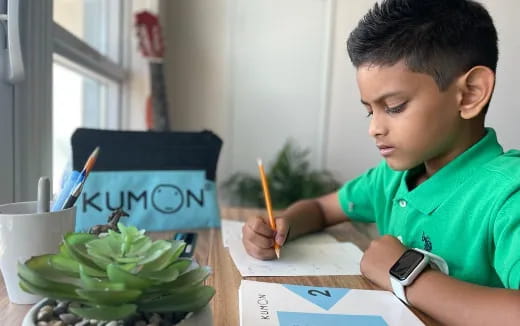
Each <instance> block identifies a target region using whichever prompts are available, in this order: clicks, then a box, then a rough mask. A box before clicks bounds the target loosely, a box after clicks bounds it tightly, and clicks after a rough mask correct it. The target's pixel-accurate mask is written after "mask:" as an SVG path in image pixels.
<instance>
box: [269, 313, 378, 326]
mask: <svg viewBox="0 0 520 326" xmlns="http://www.w3.org/2000/svg"><path fill="white" fill-rule="evenodd" d="M277 315H278V323H279V325H280V326H293V325H305V326H323V325H356V326H387V325H388V324H387V323H386V322H385V320H384V319H383V317H381V316H377V315H338V314H314V313H307V312H292V311H278V312H277Z"/></svg>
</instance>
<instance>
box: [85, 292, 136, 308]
mask: <svg viewBox="0 0 520 326" xmlns="http://www.w3.org/2000/svg"><path fill="white" fill-rule="evenodd" d="M76 293H77V294H78V295H79V296H80V297H82V298H84V299H86V300H88V301H89V302H93V303H95V304H106V305H117V304H123V303H128V302H132V301H134V300H136V299H137V298H138V297H139V296H140V295H141V293H142V292H141V291H139V290H133V289H130V290H107V289H104V290H98V289H92V290H89V289H77V290H76Z"/></svg>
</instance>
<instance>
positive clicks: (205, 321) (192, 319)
mask: <svg viewBox="0 0 520 326" xmlns="http://www.w3.org/2000/svg"><path fill="white" fill-rule="evenodd" d="M47 301H48V299H43V300H41V301H40V302H38V303H36V304H35V305H34V306H32V308H31V309H30V310H29V311H28V312H27V314H26V315H25V317H24V319H23V321H22V326H36V314H37V313H38V310H39V309H40V307H42V306H44V305H45V304H46V303H47ZM177 326H213V316H212V314H211V308H210V307H209V306H206V307H204V308H203V309H202V310H200V311H198V312H196V313H194V314H191V315H190V316H189V317H188V318H186V319H184V320H182V321H181V322H180V323H178V324H177Z"/></svg>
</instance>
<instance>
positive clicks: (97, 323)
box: [89, 319, 101, 325]
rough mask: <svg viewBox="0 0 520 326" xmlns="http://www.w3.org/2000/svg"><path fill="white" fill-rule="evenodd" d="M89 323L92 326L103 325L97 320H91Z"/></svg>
mask: <svg viewBox="0 0 520 326" xmlns="http://www.w3.org/2000/svg"><path fill="white" fill-rule="evenodd" d="M89 323H90V324H91V325H101V322H98V321H97V319H91V320H90V321H89Z"/></svg>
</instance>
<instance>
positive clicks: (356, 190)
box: [338, 161, 386, 223]
mask: <svg viewBox="0 0 520 326" xmlns="http://www.w3.org/2000/svg"><path fill="white" fill-rule="evenodd" d="M384 169H386V163H385V162H384V161H382V162H381V163H380V164H379V165H378V166H377V167H375V168H372V169H370V170H368V171H367V172H365V173H364V174H362V175H360V176H359V177H357V178H355V179H353V180H351V181H349V182H347V183H345V184H344V185H343V186H342V187H341V188H340V190H339V192H338V200H339V203H340V206H341V208H342V209H343V212H344V213H345V214H346V215H347V216H348V217H349V218H351V219H352V220H355V221H360V222H367V223H373V222H375V218H376V207H375V206H374V202H373V201H374V194H377V193H379V192H378V191H377V185H378V180H380V179H381V175H382V174H383V173H384Z"/></svg>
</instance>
